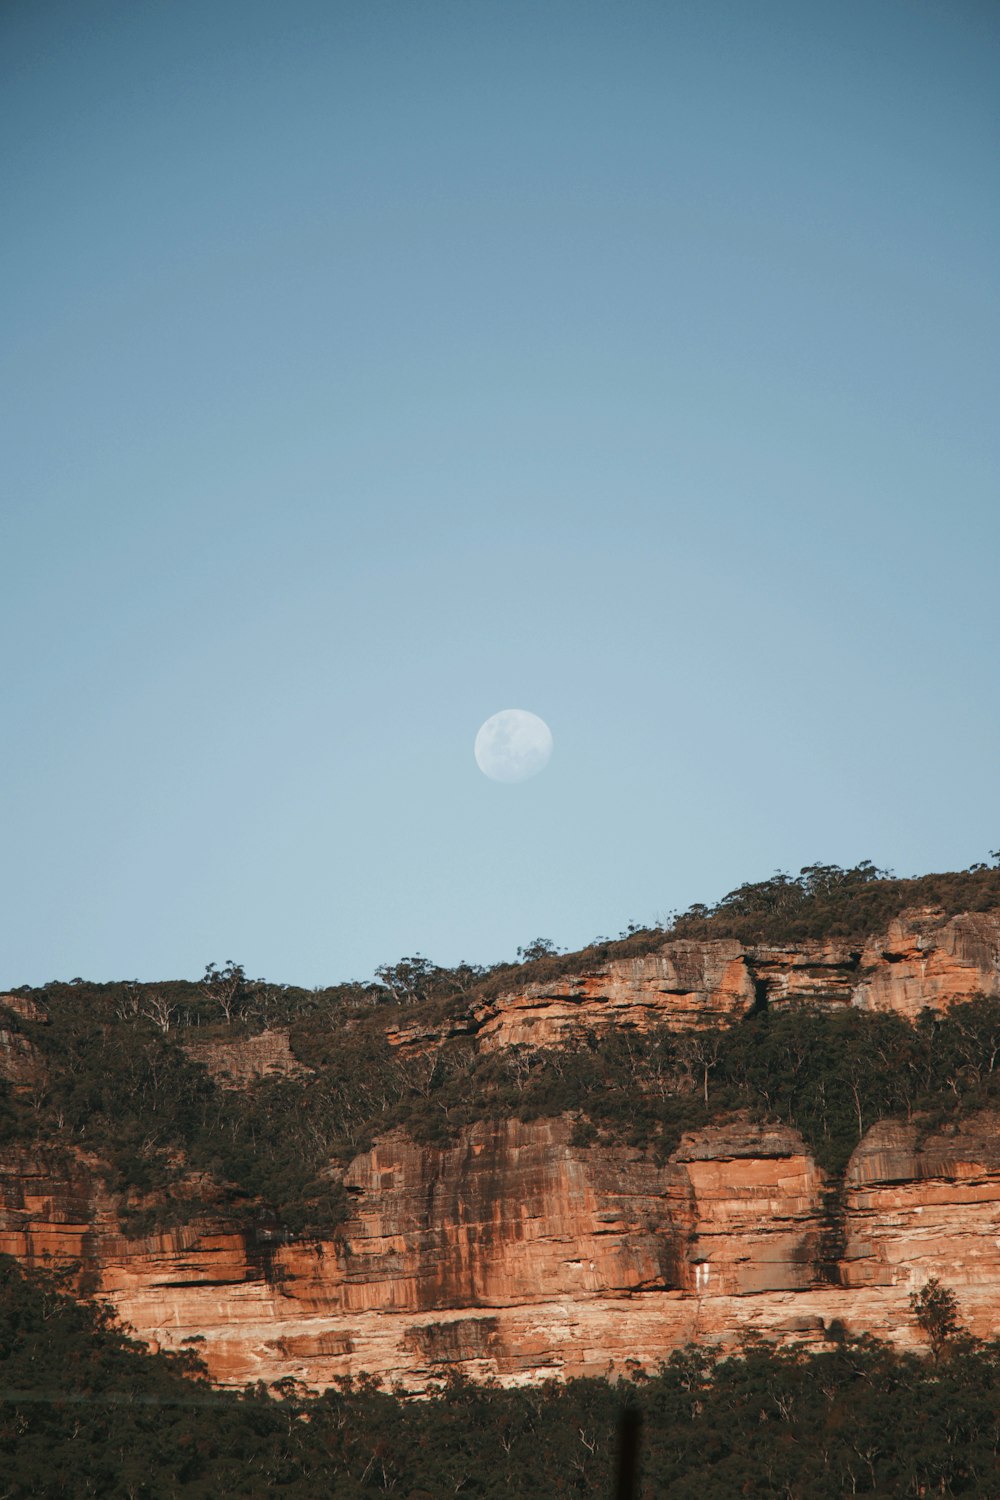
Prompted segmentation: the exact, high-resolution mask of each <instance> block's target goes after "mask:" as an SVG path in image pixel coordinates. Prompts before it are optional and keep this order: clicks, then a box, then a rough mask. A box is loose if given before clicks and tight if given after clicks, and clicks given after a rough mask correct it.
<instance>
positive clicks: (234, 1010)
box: [201, 958, 260, 1023]
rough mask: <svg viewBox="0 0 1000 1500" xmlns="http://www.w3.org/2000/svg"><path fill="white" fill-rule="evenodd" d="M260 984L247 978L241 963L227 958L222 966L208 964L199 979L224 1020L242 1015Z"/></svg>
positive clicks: (230, 1019) (229, 1020)
mask: <svg viewBox="0 0 1000 1500" xmlns="http://www.w3.org/2000/svg"><path fill="white" fill-rule="evenodd" d="M259 986H260V981H259V980H253V979H247V976H246V971H245V969H244V968H243V965H242V964H234V963H233V961H232V959H231V958H230V959H228V960H227V961H226V963H225V965H224V967H223V968H221V969H220V968H218V967H217V966H216V965H215V964H208V966H207V967H206V969H205V974H204V977H203V979H202V981H201V987H202V990H203V991H204V993H205V994H206V995H208V996H209V998H210V999H212V1000H214V1001H215V1002H216V1004H217V1005H218V1006H219V1007H220V1009H221V1011H222V1014H223V1015H224V1016H225V1018H226V1022H227V1023H229V1022H231V1021H232V1019H233V1017H234V1016H239V1017H243V1016H245V1015H246V1013H247V1011H248V1010H249V1008H250V1004H251V1001H252V999H253V997H254V995H255V993H256V991H257V989H258V988H259Z"/></svg>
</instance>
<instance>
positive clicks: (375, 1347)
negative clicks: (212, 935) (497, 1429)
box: [0, 911, 1000, 1390]
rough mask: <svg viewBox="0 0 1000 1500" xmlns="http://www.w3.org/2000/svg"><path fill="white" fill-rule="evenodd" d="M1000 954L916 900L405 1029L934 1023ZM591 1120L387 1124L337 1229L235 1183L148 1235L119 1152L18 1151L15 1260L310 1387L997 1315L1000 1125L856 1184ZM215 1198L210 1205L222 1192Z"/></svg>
mask: <svg viewBox="0 0 1000 1500" xmlns="http://www.w3.org/2000/svg"><path fill="white" fill-rule="evenodd" d="M998 955H1000V916H998V914H996V913H976V914H971V915H966V916H961V917H953V918H949V919H945V918H944V917H943V916H942V915H941V914H940V913H935V912H933V911H920V912H909V913H906V914H904V915H903V916H902V917H901V918H900V919H899V920H898V921H896V922H894V923H893V924H892V925H891V927H890V928H889V930H888V931H887V932H886V933H885V934H883V935H882V936H880V937H879V938H878V939H875V940H872V941H870V942H869V943H867V944H866V945H864V947H863V948H862V949H861V950H860V951H858V950H857V949H856V948H854V949H852V948H851V947H850V945H847V944H838V943H802V944H794V945H784V946H780V947H773V946H772V947H764V946H757V947H753V948H744V947H742V946H741V945H740V944H738V943H736V942H732V941H715V942H705V943H697V942H692V941H685V942H683V943H665V944H664V945H663V948H662V950H660V951H659V952H657V953H654V954H651V955H648V956H646V957H644V958H640V959H634V960H615V961H612V962H610V963H608V964H606V965H604V966H603V967H602V968H600V969H599V970H598V971H597V972H595V973H591V974H588V975H586V976H576V977H573V976H566V977H563V978H560V979H559V980H557V981H555V982H554V983H552V984H550V985H547V986H532V987H527V988H525V989H524V990H523V991H522V992H521V993H518V994H514V995H510V996H506V997H503V998H501V999H499V1000H497V1001H495V1002H491V1004H489V1005H484V1006H482V1007H480V1008H479V1009H478V1010H477V1011H475V1012H470V1013H469V1014H468V1015H466V1016H465V1017H459V1018H458V1019H456V1020H454V1021H451V1022H448V1023H447V1024H446V1025H445V1026H442V1027H439V1028H438V1029H437V1030H436V1031H435V1030H433V1029H432V1028H427V1027H424V1028H421V1027H420V1026H418V1025H414V1026H412V1027H409V1028H405V1029H400V1030H398V1031H397V1032H396V1033H395V1034H394V1036H393V1037H392V1038H391V1039H392V1040H394V1041H395V1042H396V1044H397V1045H398V1046H400V1047H403V1048H406V1049H413V1050H421V1051H422V1050H427V1049H429V1048H433V1047H434V1046H437V1045H439V1044H440V1042H441V1040H442V1039H443V1037H444V1035H445V1033H446V1031H448V1030H451V1031H452V1032H456V1031H457V1032H459V1033H461V1034H464V1035H468V1036H472V1037H474V1038H475V1045H477V1046H479V1047H482V1048H485V1049H494V1048H500V1047H503V1046H514V1045H531V1046H537V1045H546V1046H555V1045H559V1044H561V1043H565V1042H568V1041H570V1040H572V1039H574V1038H575V1037H577V1036H581V1035H584V1034H586V1032H588V1031H597V1032H599V1031H600V1030H601V1029H603V1028H607V1027H609V1026H622V1027H636V1028H639V1029H644V1028H647V1027H650V1026H653V1025H659V1024H664V1023H666V1024H669V1025H671V1026H675V1027H677V1028H678V1029H684V1028H697V1027H701V1026H705V1025H708V1024H719V1023H720V1022H721V1023H724V1022H727V1021H736V1020H738V1019H739V1018H740V1017H741V1016H743V1015H745V1014H746V1013H747V1012H748V1011H749V1010H750V1009H752V1008H753V1007H754V1006H763V1005H767V1006H768V1007H781V1006H784V1005H792V1004H807V1005H812V1006H818V1007H824V1008H834V1007H848V1006H856V1007H860V1008H866V1009H874V1010H890V1011H896V1012H899V1013H901V1014H903V1015H906V1016H908V1017H911V1018H912V1017H915V1016H917V1015H918V1014H919V1013H920V1011H921V1010H922V1009H923V1008H924V1007H925V1006H928V1005H931V1006H935V1007H937V1008H939V1009H943V1008H946V1007H947V1006H949V1005H951V1004H953V1003H954V1002H956V1001H959V1000H964V999H967V998H969V997H970V996H971V995H973V994H977V993H985V994H992V995H996V994H998V993H1000V959H998ZM12 998H13V999H14V1000H17V998H18V997H12ZM0 1003H6V1002H2V1001H0ZM29 1003H30V1002H29ZM11 1009H13V1007H12V1006H10V1005H8V1010H11ZM16 1014H17V1013H16V1012H15V1015H16ZM31 1019H33V1020H44V1019H45V1018H44V1016H42V1015H37V1016H35V1015H33V1016H32V1017H31ZM0 1029H2V1011H0ZM7 1030H8V1031H9V1034H10V1035H9V1038H8V1040H7V1041H5V1040H4V1037H3V1035H0V1070H5V1076H6V1077H7V1078H8V1079H10V1080H11V1081H12V1082H13V1084H14V1086H15V1087H18V1088H22V1089H23V1088H30V1087H33V1086H35V1081H33V1074H32V1068H33V1067H34V1066H35V1065H36V1061H37V1060H35V1059H33V1058H32V1057H31V1055H30V1054H29V1053H28V1052H25V1051H23V1049H21V1048H20V1046H19V1044H18V1042H17V1040H16V1038H18V1037H19V1033H18V1032H17V1028H16V1025H15V1024H14V1021H13V1018H11V1024H10V1025H9V1026H8V1028H7ZM194 1045H195V1047H197V1044H194ZM210 1046H211V1048H212V1049H213V1050H211V1051H207V1050H205V1049H204V1047H203V1054H204V1055H203V1056H202V1060H203V1061H204V1062H205V1063H206V1065H207V1066H208V1067H209V1068H210V1069H211V1070H212V1071H213V1073H214V1074H215V1075H216V1076H217V1078H218V1079H219V1080H220V1081H221V1082H224V1083H226V1084H228V1085H232V1086H240V1085H241V1083H244V1082H246V1081H248V1080H250V1079H252V1078H254V1077H259V1076H262V1075H264V1074H266V1073H269V1072H274V1071H278V1072H289V1071H292V1070H294V1069H296V1068H297V1067H298V1064H297V1063H296V1061H295V1059H294V1057H293V1055H292V1053H291V1051H290V1049H289V1045H288V1037H287V1033H283V1032H271V1033H265V1034H264V1036H263V1038H261V1037H256V1038H245V1039H242V1040H237V1041H233V1042H225V1043H221V1044H218V1043H215V1042H213V1043H211V1044H210ZM5 1048H6V1051H5V1050H4V1049H5ZM36 1081H37V1080H36ZM573 1131H574V1122H573V1121H572V1120H571V1119H568V1118H559V1119H544V1120H535V1121H532V1122H525V1121H519V1120H504V1121H494V1122H480V1123H478V1124H475V1125H471V1126H468V1127H466V1128H464V1129H463V1130H461V1131H460V1132H458V1134H457V1135H456V1136H455V1137H454V1139H452V1140H451V1141H450V1142H449V1143H448V1144H446V1145H433V1146H432V1145H421V1144H419V1143H417V1142H414V1141H413V1140H411V1139H409V1138H408V1137H407V1136H406V1135H405V1134H403V1133H401V1132H394V1133H392V1134H388V1135H386V1136H384V1137H383V1138H381V1139H380V1140H378V1141H376V1142H375V1144H374V1145H373V1147H372V1149H371V1150H370V1151H367V1152H365V1153H364V1154H362V1155H359V1156H358V1157H357V1158H356V1159H355V1160H354V1161H353V1162H352V1163H351V1164H350V1166H349V1167H348V1169H347V1170H346V1172H345V1173H344V1175H343V1183H344V1186H345V1187H346V1189H347V1192H348V1196H349V1199H350V1203H351V1214H350V1217H349V1219H348V1220H347V1222H346V1223H344V1224H343V1225H342V1226H341V1228H340V1230H339V1231H338V1232H337V1234H336V1235H335V1236H333V1237H332V1238H330V1239H328V1240H322V1241H312V1242H307V1243H303V1242H298V1243H294V1244H292V1243H283V1236H282V1235H281V1234H280V1232H278V1233H275V1232H274V1231H273V1230H272V1231H271V1232H270V1233H265V1231H264V1230H263V1229H261V1230H260V1231H258V1232H257V1233H256V1234H253V1233H249V1232H247V1231H246V1230H245V1229H242V1230H241V1229H240V1228H238V1227H237V1226H236V1223H235V1220H234V1219H233V1218H232V1217H231V1216H230V1215H228V1214H227V1205H226V1202H225V1198H224V1195H223V1194H222V1193H221V1192H220V1190H218V1189H215V1190H214V1191H215V1193H216V1196H217V1211H216V1213H215V1215H214V1217H212V1218H211V1219H208V1218H205V1217H203V1218H202V1219H200V1220H199V1221H198V1222H197V1223H195V1224H191V1225H188V1226H186V1227H184V1228H178V1229H174V1230H170V1231H169V1232H164V1233H162V1234H158V1235H154V1236H151V1237H148V1238H143V1239H135V1238H129V1237H128V1236H126V1235H125V1234H124V1233H123V1231H122V1227H121V1220H120V1217H119V1204H118V1202H117V1201H116V1199H115V1198H114V1197H113V1196H112V1195H110V1194H109V1193H108V1192H107V1191H106V1189H105V1188H104V1187H103V1186H102V1181H101V1174H100V1163H99V1162H97V1161H96V1160H95V1159H93V1158H91V1157H88V1156H86V1155H84V1154H83V1153H77V1154H76V1155H75V1156H72V1155H69V1154H68V1153H65V1152H62V1153H57V1152H55V1151H44V1150H41V1151H26V1150H24V1149H21V1148H14V1147H8V1148H6V1149H3V1150H0V1251H2V1252H7V1253H10V1254H13V1255H16V1256H18V1257H19V1258H20V1259H21V1260H23V1261H24V1262H26V1263H28V1264H35V1265H50V1266H52V1265H64V1266H65V1265H70V1264H76V1265H78V1266H79V1267H80V1268H81V1275H82V1278H83V1279H82V1282H81V1284H82V1285H83V1286H84V1287H86V1288H88V1289H90V1288H96V1290H97V1292H98V1295H101V1296H103V1297H105V1298H106V1299H108V1300H109V1301H110V1302H111V1303H112V1304H113V1305H114V1306H115V1307H116V1308H117V1309H118V1312H119V1313H120V1315H121V1317H122V1318H123V1319H124V1320H125V1321H126V1322H127V1323H129V1324H131V1325H132V1326H133V1327H134V1328H135V1330H136V1331H137V1333H138V1334H139V1335H140V1336H141V1337H143V1338H144V1339H147V1340H150V1341H151V1342H153V1343H155V1344H156V1345H158V1346H161V1347H165V1348H175V1349H176V1348H194V1349H196V1350H197V1351H198V1352H199V1354H201V1356H202V1357H203V1358H204V1359H205V1360H206V1362H207V1364H208V1367H209V1370H210V1372H211V1374H212V1375H213V1377H214V1378H215V1379H216V1380H218V1381H220V1382H223V1383H227V1384H232V1385H243V1384H245V1383H246V1382H248V1381H255V1380H264V1381H268V1382H274V1381H278V1380H282V1379H285V1378H289V1377H290V1378H294V1379H297V1380H301V1381H303V1382H305V1383H306V1384H307V1385H309V1386H311V1387H314V1388H320V1389H321V1388H323V1387H324V1386H326V1385H328V1384H329V1383H330V1382H331V1381H332V1380H334V1379H336V1378H338V1377H340V1376H343V1375H355V1376H356V1375H358V1374H360V1373H362V1372H365V1371H367V1372H370V1373H373V1374H376V1375H380V1376H382V1377H383V1378H384V1379H386V1380H387V1381H390V1382H393V1381H398V1382H400V1383H401V1384H402V1385H403V1387H404V1388H406V1389H409V1390H421V1389H424V1388H426V1387H427V1385H428V1384H429V1383H432V1382H434V1381H435V1380H440V1379H441V1378H442V1377H443V1376H444V1375H446V1374H447V1373H448V1372H449V1371H453V1370H459V1371H462V1372H463V1373H465V1374H468V1375H470V1376H472V1377H474V1378H496V1379H498V1380H501V1381H503V1382H505V1383H516V1382H528V1381H539V1380H543V1379H545V1378H547V1377H550V1376H553V1375H555V1376H571V1375H580V1374H607V1373H614V1372H616V1371H617V1372H625V1371H629V1370H634V1369H636V1368H637V1367H639V1366H642V1367H645V1368H648V1369H652V1368H655V1367H656V1365H657V1363H658V1362H659V1361H660V1360H661V1359H664V1358H666V1357H667V1356H668V1355H669V1353H670V1352H671V1350H672V1349H674V1348H677V1347H678V1346H679V1345H682V1344H684V1343H686V1342H688V1341H689V1340H692V1339H700V1340H707V1341H709V1342H713V1343H716V1344H719V1345H721V1346H723V1347H733V1346H735V1345H737V1344H738V1343H739V1341H740V1339H741V1338H742V1337H743V1336H744V1335H745V1334H746V1333H747V1332H748V1331H756V1332H759V1333H760V1334H762V1335H763V1336H765V1337H767V1338H770V1339H775V1340H777V1341H779V1342H782V1341H796V1342H802V1341H805V1342H807V1343H808V1342H812V1343H822V1342H823V1341H824V1340H825V1339H826V1337H827V1330H828V1329H829V1325H830V1324H831V1322H833V1320H835V1319H839V1320H841V1321H842V1322H843V1323H844V1324H845V1325H846V1326H847V1327H848V1328H849V1329H850V1330H851V1331H853V1332H862V1331H865V1330H867V1331H870V1332H872V1333H874V1334H876V1335H878V1336H879V1337H883V1338H890V1339H892V1340H894V1341H895V1342H896V1343H898V1344H901V1345H903V1346H906V1345H910V1344H916V1343H918V1342H919V1338H920V1335H919V1331H918V1330H917V1329H916V1327H915V1325H914V1322H913V1317H912V1313H911V1310H910V1307H909V1295H910V1293H911V1292H912V1291H914V1290H916V1289H918V1288H919V1287H921V1286H922V1285H923V1284H924V1283H925V1282H926V1281H927V1280H928V1279H929V1278H930V1277H932V1276H938V1277H939V1278H940V1279H941V1280H942V1282H944V1283H945V1284H946V1285H948V1286H949V1287H951V1288H952V1289H953V1290H954V1291H955V1293H956V1294H957V1296H958V1299H959V1303H960V1308H961V1313H962V1316H963V1318H964V1320H965V1321H966V1323H967V1324H968V1326H969V1327H970V1328H971V1329H972V1331H973V1332H975V1333H978V1334H980V1335H983V1336H987V1335H992V1334H993V1333H994V1332H995V1330H996V1327H997V1323H998V1318H1000V1249H998V1245H1000V1117H998V1116H997V1115H995V1114H993V1113H984V1114H982V1115H980V1116H977V1117H975V1118H972V1119H967V1120H966V1121H964V1122H963V1123H962V1124H961V1125H960V1126H952V1127H949V1129H948V1130H947V1131H942V1132H940V1133H938V1134H930V1135H926V1136H925V1135H923V1134H922V1133H921V1128H920V1126H919V1124H918V1123H916V1122H914V1123H912V1124H905V1123H892V1122H883V1123H881V1124H879V1125H876V1126H875V1127H874V1128H872V1129H871V1130H869V1131H868V1132H867V1134H866V1135H865V1136H864V1137H863V1139H862V1140H861V1142H860V1144H859V1146H858V1147H857V1149H856V1151H855V1153H854V1156H853V1157H852V1159H851V1162H850V1164H849V1167H848V1171H847V1175H846V1179H845V1182H844V1186H843V1192H842V1194H840V1195H839V1197H838V1196H837V1195H833V1194H831V1193H830V1192H828V1191H827V1189H828V1187H829V1184H828V1183H827V1182H826V1181H825V1179H824V1176H823V1173H822V1172H821V1171H820V1169H819V1168H818V1167H817V1165H816V1163H815V1162H814V1161H813V1160H812V1158H811V1156H810V1154H809V1152H808V1150H807V1149H806V1147H805V1145H804V1143H803V1141H802V1138H801V1136H799V1134H798V1133H797V1132H796V1131H795V1130H792V1129H790V1128H788V1127H784V1126H775V1125H768V1126H762V1125H755V1124H752V1123H749V1122H748V1121H747V1120H745V1119H731V1120H729V1121H728V1122H727V1123H724V1124H715V1125H713V1126H710V1127H708V1128H706V1129H704V1130H699V1131H696V1132H692V1133H689V1134H688V1135H686V1136H685V1137H684V1138H683V1139H682V1141H681V1142H680V1145H679V1147H678V1149H677V1150H676V1151H675V1152H674V1153H673V1155H672V1156H671V1157H670V1158H669V1159H668V1160H666V1161H657V1160H655V1159H654V1158H653V1157H652V1156H651V1155H649V1154H647V1153H644V1152H640V1151H638V1150H631V1149H629V1148H626V1147H614V1148H611V1147H607V1146H601V1145H586V1146H585V1145H580V1144H575V1143H574V1134H573ZM191 1191H192V1196H195V1197H198V1198H199V1199H200V1200H201V1201H202V1202H204V1201H212V1200H211V1195H212V1191H213V1189H212V1186H211V1184H207V1183H193V1182H192V1184H191Z"/></svg>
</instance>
